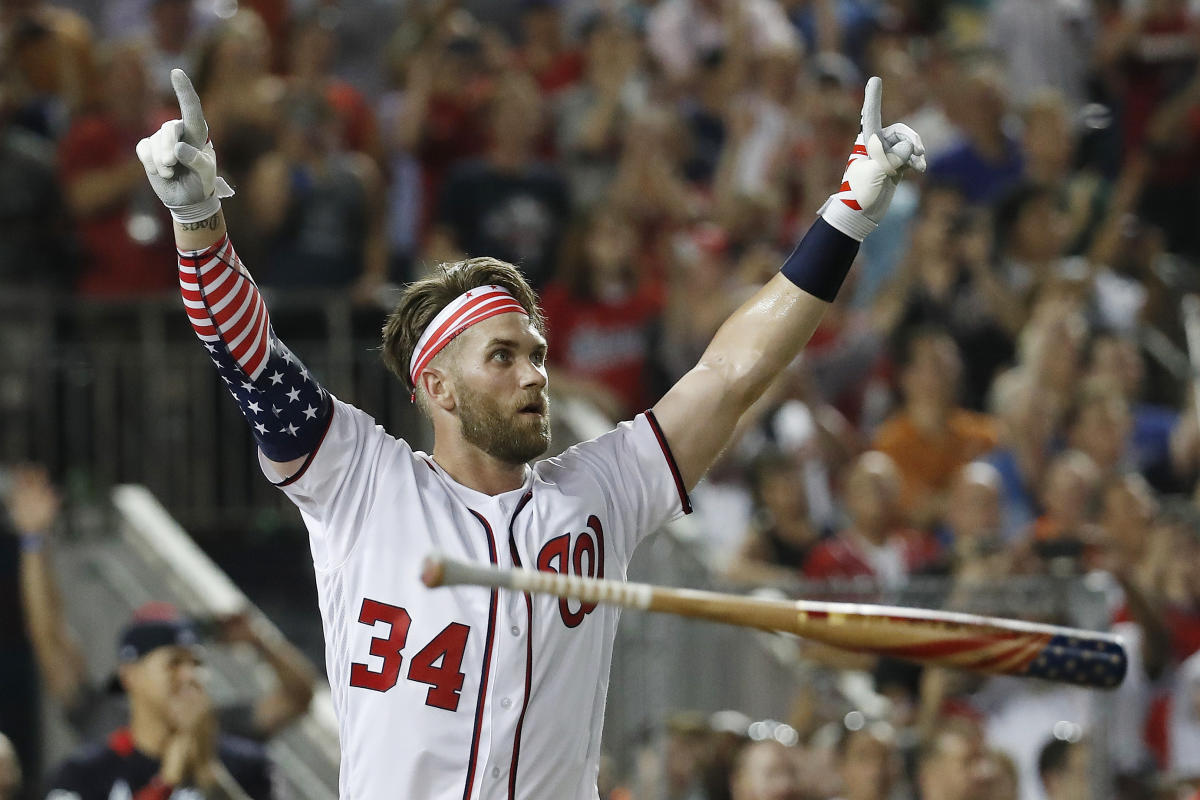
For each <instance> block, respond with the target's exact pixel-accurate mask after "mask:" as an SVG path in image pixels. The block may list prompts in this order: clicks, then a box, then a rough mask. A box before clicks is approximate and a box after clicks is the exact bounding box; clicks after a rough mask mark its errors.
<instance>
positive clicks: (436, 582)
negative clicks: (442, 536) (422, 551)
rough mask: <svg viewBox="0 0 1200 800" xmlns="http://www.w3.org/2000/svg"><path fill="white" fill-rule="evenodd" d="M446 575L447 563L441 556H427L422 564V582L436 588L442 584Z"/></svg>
mask: <svg viewBox="0 0 1200 800" xmlns="http://www.w3.org/2000/svg"><path fill="white" fill-rule="evenodd" d="M445 577H446V565H445V564H444V563H443V562H442V558H441V556H436V555H434V556H426V557H425V561H424V562H423V563H422V564H421V583H423V584H425V585H426V586H428V587H429V588H430V589H434V588H436V587H438V586H441V585H442V580H443V579H444V578H445Z"/></svg>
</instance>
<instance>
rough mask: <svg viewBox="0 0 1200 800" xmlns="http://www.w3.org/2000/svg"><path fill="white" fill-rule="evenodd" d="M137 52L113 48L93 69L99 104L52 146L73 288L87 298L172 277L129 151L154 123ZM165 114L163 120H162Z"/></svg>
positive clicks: (160, 221)
mask: <svg viewBox="0 0 1200 800" xmlns="http://www.w3.org/2000/svg"><path fill="white" fill-rule="evenodd" d="M142 58H143V56H142V53H141V52H140V51H139V50H138V49H137V48H136V47H134V46H132V45H128V46H123V47H120V48H118V49H117V50H115V51H113V52H112V53H111V54H110V55H109V56H108V58H107V63H106V64H105V65H104V69H102V70H101V72H100V74H101V75H103V76H104V78H103V92H102V101H101V104H100V106H99V107H98V108H97V109H96V110H95V111H94V112H92V113H89V114H84V115H83V116H81V117H79V118H78V119H77V120H76V121H75V123H74V124H73V125H72V126H71V128H70V129H69V130H68V131H67V133H66V135H65V136H64V137H63V140H62V142H61V143H60V144H59V149H58V168H59V177H60V179H61V181H62V184H63V188H64V191H65V194H66V198H67V206H68V208H69V209H70V211H71V213H72V215H73V216H74V217H75V220H76V224H77V226H78V230H79V236H80V239H81V244H82V246H83V251H84V255H85V259H84V265H83V269H82V272H81V274H80V275H79V282H78V289H79V291H80V292H82V293H83V294H88V295H130V294H149V293H155V292H165V291H168V290H170V289H172V288H173V284H174V276H173V275H172V274H171V273H170V272H168V271H166V270H164V269H162V264H163V262H164V261H167V260H170V258H171V257H172V244H171V235H170V233H171V232H170V217H168V216H167V214H166V212H164V210H163V209H162V207H161V206H160V205H159V203H157V202H156V200H155V197H154V194H153V192H151V191H149V190H148V188H147V187H146V185H145V180H144V178H143V176H144V175H145V169H144V168H143V167H142V165H141V163H140V162H139V161H138V160H137V159H136V158H131V157H130V155H129V154H130V153H131V152H132V151H133V147H134V145H136V144H137V141H138V139H140V138H142V137H143V136H145V135H146V134H148V133H150V132H151V131H153V130H154V129H155V128H157V127H158V121H159V120H157V119H155V118H154V115H153V111H152V105H151V90H150V86H149V82H148V80H147V77H146V74H145V70H144V68H143V66H142V63H143V61H142ZM164 119H165V118H164Z"/></svg>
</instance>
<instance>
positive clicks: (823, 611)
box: [421, 556, 1127, 689]
mask: <svg viewBox="0 0 1200 800" xmlns="http://www.w3.org/2000/svg"><path fill="white" fill-rule="evenodd" d="M421 579H422V580H423V581H424V583H425V585H426V586H429V587H436V586H454V585H473V586H490V587H496V588H502V589H511V590H513V591H517V592H534V593H540V594H550V595H555V596H557V597H565V598H571V599H574V600H579V601H581V602H586V603H607V604H611V605H618V606H623V607H625V608H636V609H641V610H643V611H656V612H660V613H664V614H677V615H679V616H684V617H694V618H697V619H707V620H711V621H713V622H723V623H726V624H730V625H742V626H746V627H750V628H758V629H760V630H765V631H780V632H787V633H794V634H796V635H798V636H803V637H805V638H807V639H813V640H816V641H820V642H824V643H826V644H830V645H834V646H835V647H841V648H843V649H846V650H854V651H857V652H862V653H874V654H877V655H881V656H890V657H893V658H901V659H906V660H909V661H917V662H920V663H924V664H931V665H935V666H939V667H953V668H957V669H964V670H970V671H972V672H984V673H991V674H997V675H1013V676H1017V677H1023V678H1042V679H1044V680H1049V681H1058V682H1061V683H1070V684H1075V685H1077V686H1088V687H1092V688H1100V689H1112V688H1115V687H1116V686H1118V685H1119V684H1120V683H1121V681H1122V679H1123V678H1124V677H1125V670H1126V667H1127V657H1126V655H1125V647H1124V645H1123V644H1122V643H1121V639H1120V638H1119V637H1117V636H1114V635H1111V634H1105V633H1097V632H1095V631H1087V630H1081V629H1077V628H1063V627H1058V626H1054V625H1041V624H1037V623H1032V622H1024V621H1020V620H1010V619H1002V618H999V617H984V616H978V615H975V614H959V613H955V612H950V611H932V610H927V609H920V608H903V607H900V606H876V605H864V604H859V603H825V602H817V601H811V600H795V601H792V600H768V599H763V598H756V597H743V596H741V595H736V594H725V593H721V592H707V591H699V590H695V589H676V588H669V587H663V586H652V585H650V584H645V583H626V582H624V581H613V580H604V579H597V578H583V577H578V576H574V575H560V574H558V573H556V572H537V571H534V570H530V569H501V568H498V567H494V566H491V565H482V564H468V563H464V562H461V561H455V560H453V559H447V558H442V557H439V556H431V557H429V558H427V559H426V560H425V564H424V568H423V570H422V574H421Z"/></svg>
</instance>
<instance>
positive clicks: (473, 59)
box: [395, 14, 493, 235]
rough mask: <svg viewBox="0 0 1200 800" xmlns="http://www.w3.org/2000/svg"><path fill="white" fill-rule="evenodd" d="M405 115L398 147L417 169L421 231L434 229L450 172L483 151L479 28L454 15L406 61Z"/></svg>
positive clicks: (487, 81)
mask: <svg viewBox="0 0 1200 800" xmlns="http://www.w3.org/2000/svg"><path fill="white" fill-rule="evenodd" d="M404 88H405V90H404V114H403V115H400V116H399V117H397V119H396V130H395V137H396V146H397V147H398V148H399V149H401V150H403V151H405V152H408V153H410V154H412V156H413V157H414V158H415V159H416V161H417V164H418V165H419V167H420V170H421V182H422V184H421V194H420V208H421V212H422V213H421V219H420V223H419V226H418V227H419V229H420V231H421V233H422V235H424V234H425V232H426V231H427V230H428V229H429V228H430V227H431V225H432V224H433V222H434V220H435V217H436V213H437V202H438V197H439V196H440V195H441V192H442V187H443V186H444V184H445V182H446V177H447V174H448V173H449V171H450V169H451V167H453V166H454V165H455V164H457V163H458V162H459V161H462V160H464V159H469V158H475V157H477V156H479V155H480V154H482V153H483V152H484V150H485V149H486V148H487V144H488V139H487V133H488V125H487V122H488V113H487V112H488V100H489V99H490V97H491V95H492V91H493V76H491V75H489V72H488V64H487V60H486V58H485V54H484V44H483V38H482V36H481V34H480V31H479V26H478V25H477V24H476V23H475V22H474V20H473V19H471V18H470V17H469V16H463V15H462V14H455V15H452V16H451V17H450V18H449V21H448V22H447V23H446V24H445V25H444V26H443V27H441V28H439V29H438V30H436V31H434V32H433V33H432V34H431V35H430V40H429V41H427V42H425V43H424V45H423V46H422V47H421V48H420V49H419V50H418V51H417V52H416V53H415V54H414V55H413V56H412V58H411V59H410V60H409V62H408V70H407V74H406V82H405V87H404Z"/></svg>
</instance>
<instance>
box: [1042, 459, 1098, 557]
mask: <svg viewBox="0 0 1200 800" xmlns="http://www.w3.org/2000/svg"><path fill="white" fill-rule="evenodd" d="M1100 481H1101V474H1100V472H1099V471H1098V470H1097V469H1096V464H1095V462H1094V461H1092V459H1091V458H1090V457H1089V456H1088V455H1087V454H1086V453H1082V452H1079V451H1078V450H1068V451H1066V452H1064V453H1061V454H1059V455H1058V456H1057V457H1055V459H1054V460H1053V461H1052V462H1051V463H1050V466H1049V468H1048V469H1047V470H1046V478H1045V483H1044V486H1043V489H1042V497H1041V505H1042V508H1043V509H1044V513H1043V514H1042V515H1041V516H1040V517H1038V519H1037V520H1036V521H1035V522H1034V524H1033V529H1032V531H1031V534H1032V535H1031V539H1032V541H1031V545H1032V547H1033V551H1034V554H1035V555H1037V556H1038V558H1040V559H1041V560H1042V562H1044V565H1045V566H1052V567H1054V568H1056V569H1057V568H1059V567H1060V566H1065V567H1066V568H1068V569H1069V570H1072V571H1075V570H1078V569H1080V568H1081V566H1082V563H1083V559H1084V556H1085V548H1087V547H1088V546H1090V545H1091V544H1092V543H1093V542H1095V541H1096V539H1097V538H1098V535H1097V531H1096V528H1095V525H1094V523H1093V519H1094V515H1095V507H1096V497H1097V493H1098V492H1099V489H1100Z"/></svg>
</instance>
